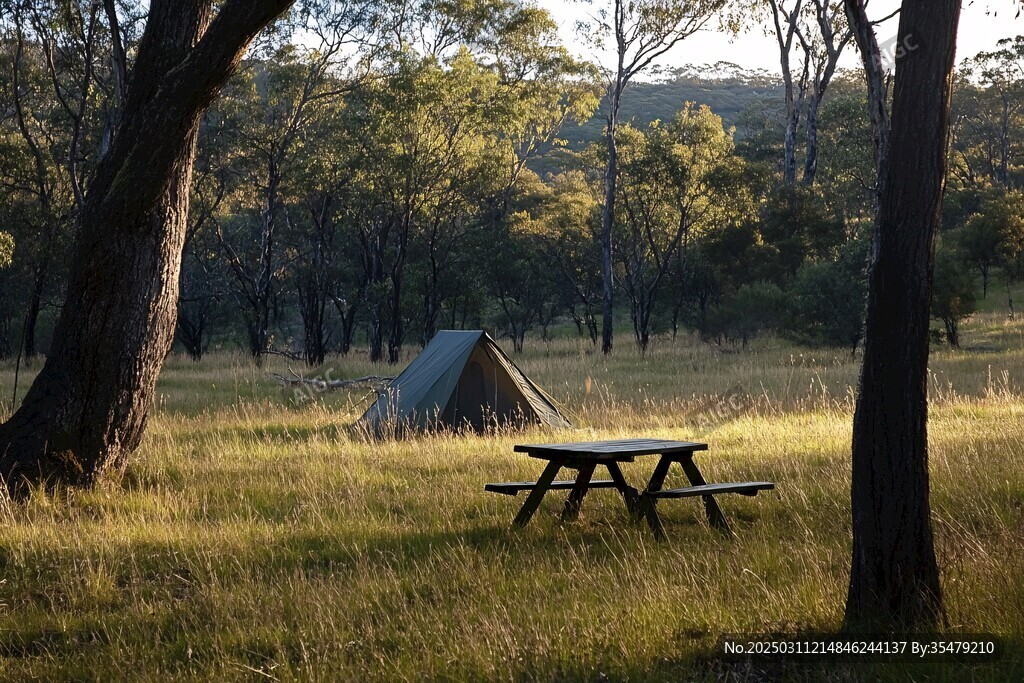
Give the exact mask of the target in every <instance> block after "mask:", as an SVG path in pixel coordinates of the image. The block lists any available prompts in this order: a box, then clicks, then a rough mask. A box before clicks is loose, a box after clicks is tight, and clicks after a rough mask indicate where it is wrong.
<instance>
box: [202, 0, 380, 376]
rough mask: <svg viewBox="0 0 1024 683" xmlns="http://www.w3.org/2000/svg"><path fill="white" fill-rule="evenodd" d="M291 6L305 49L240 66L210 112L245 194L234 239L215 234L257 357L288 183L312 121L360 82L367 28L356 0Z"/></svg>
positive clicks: (275, 52)
mask: <svg viewBox="0 0 1024 683" xmlns="http://www.w3.org/2000/svg"><path fill="white" fill-rule="evenodd" d="M300 9H301V10H302V11H300V12H299V13H298V18H297V19H296V22H295V25H293V26H290V27H289V28H291V29H292V30H293V31H301V32H302V33H303V35H306V36H314V37H315V40H313V41H312V43H313V44H312V46H310V47H300V46H298V45H296V44H295V43H294V42H291V43H285V44H283V45H277V46H274V47H273V48H272V50H271V51H269V53H268V54H267V55H266V57H265V58H263V59H253V60H250V61H249V62H248V63H247V64H246V68H245V69H244V70H243V71H242V72H241V73H239V74H238V75H237V76H236V77H235V78H234V79H233V80H232V82H231V83H230V84H229V85H228V88H227V89H226V93H225V95H226V96H225V98H224V99H223V100H222V103H221V104H220V105H219V108H220V109H221V110H222V112H223V113H224V114H225V118H227V119H229V120H230V122H231V124H230V125H231V126H232V129H233V134H234V136H235V137H236V144H237V146H238V149H239V156H240V161H241V163H239V164H238V167H239V170H240V171H241V172H242V174H243V177H244V184H245V185H247V186H248V189H249V191H247V192H241V193H240V194H239V198H240V199H241V200H242V201H241V203H240V204H239V205H238V206H237V208H238V209H239V210H240V213H241V214H243V215H245V216H246V217H247V220H240V221H236V222H235V225H234V227H235V228H236V230H235V233H236V234H234V235H231V234H227V232H226V231H225V230H219V231H218V233H217V234H218V239H219V241H220V243H221V248H222V249H223V251H224V254H225V257H226V259H227V261H228V263H229V264H230V266H231V270H232V272H233V273H234V275H235V280H236V287H235V292H234V293H235V298H236V300H237V302H238V305H239V309H240V310H241V312H242V314H243V317H244V318H245V321H246V330H247V333H248V342H249V351H250V353H251V354H252V355H253V357H255V358H257V359H260V358H261V356H262V355H263V354H264V353H265V352H266V351H268V350H269V349H268V344H269V341H270V337H269V335H270V323H271V303H272V301H273V299H274V297H275V296H276V294H277V292H278V290H279V288H280V282H279V278H280V274H281V272H282V268H283V265H284V264H282V263H281V262H280V254H279V251H280V244H279V242H280V234H279V233H280V225H281V224H282V222H284V221H286V220H287V219H288V215H287V204H288V199H289V198H293V197H289V192H291V191H292V189H293V188H292V187H291V186H290V180H291V178H290V176H291V174H293V173H294V172H296V169H297V167H299V166H301V164H302V157H303V156H304V155H308V154H311V153H313V152H312V147H311V146H312V145H316V142H315V140H313V139H311V138H310V132H311V131H314V130H316V124H317V122H318V121H319V119H321V118H322V117H324V116H326V115H327V112H328V111H329V110H330V108H331V107H332V105H333V104H335V103H336V102H338V101H340V99H341V98H342V96H343V95H344V94H345V93H347V92H348V91H350V90H351V89H352V88H353V87H354V84H355V82H357V81H358V80H359V78H360V77H361V76H362V73H361V70H362V69H363V68H364V67H363V64H364V63H365V60H363V61H362V62H360V61H358V60H357V57H358V48H360V47H361V46H363V45H364V44H366V43H367V42H368V40H369V39H368V37H367V35H366V32H365V30H364V27H365V26H366V25H367V24H371V23H372V22H373V19H372V14H371V10H370V9H369V6H368V5H366V4H363V3H360V2H358V0H344V1H343V2H330V3H325V2H314V3H307V4H304V5H302V6H301V7H300ZM285 37H288V35H287V34H286V36H285ZM254 197H259V201H258V202H253V201H252V199H253V198H254ZM317 355H319V354H317Z"/></svg>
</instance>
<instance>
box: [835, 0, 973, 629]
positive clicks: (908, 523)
mask: <svg viewBox="0 0 1024 683" xmlns="http://www.w3.org/2000/svg"><path fill="white" fill-rule="evenodd" d="M959 14H960V0H904V2H903V11H902V15H901V17H900V29H899V38H900V40H901V41H902V40H904V39H906V38H907V37H908V36H912V37H913V40H914V41H915V43H917V44H918V45H920V46H921V48H920V49H918V50H914V51H911V52H908V53H907V54H906V55H905V56H904V57H902V59H901V60H900V62H899V64H898V68H897V74H896V85H895V91H894V100H893V113H892V130H891V138H890V144H891V148H890V151H889V157H888V163H887V165H886V168H885V174H886V177H885V184H884V185H883V187H884V188H885V189H884V192H883V194H882V197H881V209H880V212H879V223H880V229H879V231H878V235H879V243H878V244H877V247H876V259H875V262H874V265H873V268H872V272H871V288H870V293H869V297H868V313H867V327H866V331H867V335H866V338H865V344H864V365H863V368H862V371H861V379H860V392H859V395H858V398H857V408H856V414H855V416H854V425H853V485H852V512H853V560H852V566H851V570H850V587H849V594H848V597H847V603H846V625H847V627H848V628H851V629H858V628H863V627H866V626H868V627H870V626H873V627H876V628H878V627H881V628H892V627H895V628H897V629H913V628H922V629H927V628H930V627H933V626H935V625H937V624H938V622H939V620H940V619H941V616H942V597H941V591H940V586H939V572H938V567H937V565H936V560H935V550H934V546H933V541H932V528H931V518H930V508H929V500H928V494H929V486H928V439H927V418H928V405H927V388H928V385H927V371H928V337H929V311H930V300H931V285H932V272H933V260H934V251H935V235H936V231H937V227H938V223H939V209H940V206H941V202H942V193H943V189H944V179H945V171H946V142H947V136H948V132H949V104H950V92H951V89H952V69H953V59H954V54H955V47H956V29H957V23H958V20H959Z"/></svg>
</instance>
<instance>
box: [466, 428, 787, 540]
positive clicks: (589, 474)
mask: <svg viewBox="0 0 1024 683" xmlns="http://www.w3.org/2000/svg"><path fill="white" fill-rule="evenodd" d="M707 449H708V445H707V444H706V443H696V442H691V441H666V440H663V439H623V440H616V441H584V442H578V443H558V444H520V445H517V446H516V447H515V449H514V450H515V452H517V453H526V454H527V455H529V456H530V457H531V458H537V459H539V460H546V461H547V463H548V464H547V466H546V467H545V468H544V471H543V472H542V473H541V475H540V477H539V478H538V479H537V481H535V482H532V481H523V482H504V483H495V484H487V485H486V486H485V487H484V489H485V490H487V491H491V492H493V493H500V494H504V495H509V496H515V495H517V494H519V493H520V492H522V491H529V492H530V494H529V495H528V496H527V498H526V501H525V502H524V503H523V506H522V508H520V510H519V514H517V515H516V518H515V520H514V521H513V522H512V524H513V526H515V527H524V526H526V525H527V524H528V523H529V522H530V519H531V518H532V517H533V513H534V512H536V511H537V508H538V507H539V506H540V502H541V500H543V498H544V495H545V494H547V492H548V491H552V490H569V497H568V499H567V500H566V501H565V507H564V508H563V509H562V514H561V517H562V519H563V520H564V521H571V520H574V519H576V518H577V517H578V516H579V512H580V507H581V506H582V504H583V498H584V497H585V496H586V495H587V492H588V491H589V490H590V489H601V488H614V489H616V490H617V491H618V492H619V494H621V495H622V499H623V501H624V502H625V504H626V509H627V511H628V512H629V514H630V516H631V517H633V518H634V519H637V520H641V519H646V520H647V523H648V526H650V528H651V532H652V533H653V534H654V536H655V537H656V538H658V539H659V540H660V539H664V538H665V529H664V526H663V525H662V522H661V517H660V516H659V515H658V505H657V503H658V501H659V500H661V499H672V498H691V497H700V498H702V499H703V501H704V511H705V514H706V515H707V519H708V523H709V524H710V525H711V526H712V527H714V528H716V529H718V530H720V531H722V532H724V533H726V534H729V533H731V532H730V530H729V524H728V522H726V520H725V515H724V514H722V510H721V508H719V507H718V502H717V501H716V500H715V496H716V495H718V494H722V493H738V494H741V495H745V496H756V495H757V494H758V493H759V492H760V491H767V490H770V489H773V488H775V484H774V483H772V482H767V481H748V482H728V483H720V484H709V483H708V482H707V481H706V480H705V479H704V476H703V475H702V474H701V471H700V469H699V468H698V467H697V463H696V462H695V461H694V457H693V456H694V453H696V452H698V451H706V450H707ZM653 455H657V456H660V458H659V460H658V464H657V465H656V466H655V468H654V472H653V473H652V474H651V478H650V480H648V482H647V486H646V487H645V488H644V489H643V490H642V491H641V490H638V489H636V488H634V487H632V486H630V485H629V483H628V482H627V481H626V478H625V477H624V476H623V474H622V469H621V467H620V466H619V465H620V463H623V462H633V461H634V460H636V458H638V457H644V456H653ZM673 463H678V464H679V466H680V467H681V468H682V470H683V473H684V474H685V475H686V478H687V479H688V480H689V482H690V486H687V487H683V488H674V489H663V488H662V486H663V485H664V483H665V477H666V476H668V472H669V468H670V467H671V466H672V464H673ZM598 466H602V467H604V468H605V469H606V470H607V471H608V475H609V477H610V479H607V480H603V479H602V480H595V479H594V478H593V477H594V471H595V470H596V469H597V467H598ZM562 468H566V469H570V470H576V473H577V474H576V477H575V479H572V480H565V481H558V480H556V479H555V477H557V476H558V473H559V472H560V471H561V470H562Z"/></svg>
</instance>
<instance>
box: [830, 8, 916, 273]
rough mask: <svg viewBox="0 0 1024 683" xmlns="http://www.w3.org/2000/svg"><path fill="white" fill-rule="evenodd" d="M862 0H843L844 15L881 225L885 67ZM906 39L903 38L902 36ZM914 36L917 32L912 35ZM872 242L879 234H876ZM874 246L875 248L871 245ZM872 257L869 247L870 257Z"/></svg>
mask: <svg viewBox="0 0 1024 683" xmlns="http://www.w3.org/2000/svg"><path fill="white" fill-rule="evenodd" d="M864 1H865V0H845V2H846V18H847V19H848V20H849V22H850V26H851V27H852V28H853V37H854V40H856V41H857V49H858V50H859V51H860V56H861V61H862V62H863V65H864V80H865V83H866V84H867V88H868V114H869V117H870V119H871V135H872V138H873V142H874V147H875V169H876V171H877V175H876V178H875V214H876V216H875V226H876V231H877V227H878V226H879V225H881V222H880V220H879V217H878V215H877V214H878V212H879V210H880V208H881V196H882V193H883V191H884V190H885V181H886V172H885V169H886V166H887V156H888V154H889V128H890V125H891V124H890V121H889V105H888V102H887V94H888V93H887V90H886V87H885V69H884V66H883V64H882V51H881V49H880V48H879V47H878V38H877V37H876V36H875V29H874V26H873V25H872V24H871V21H870V20H869V19H868V15H867V10H866V9H865V7H864ZM902 39H904V40H905V38H902ZM915 39H916V36H915ZM874 242H875V244H876V245H877V243H878V235H877V232H876V235H875V240H874ZM873 249H874V248H873ZM874 258H875V256H874V251H872V260H873V259H874Z"/></svg>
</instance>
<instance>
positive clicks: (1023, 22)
mask: <svg viewBox="0 0 1024 683" xmlns="http://www.w3.org/2000/svg"><path fill="white" fill-rule="evenodd" d="M536 2H537V4H538V5H539V6H540V7H543V8H545V9H547V10H548V11H549V12H551V14H552V15H553V16H554V17H555V19H556V20H557V21H558V22H559V24H560V25H561V30H562V38H563V40H565V42H566V44H567V45H570V46H576V47H577V52H578V53H579V54H581V55H585V56H587V57H590V58H592V59H593V58H600V56H599V55H593V54H588V53H587V52H586V51H585V48H584V47H583V46H582V44H581V40H580V38H579V36H578V35H577V33H576V28H575V25H576V22H577V21H578V20H579V19H583V18H586V17H587V16H588V13H592V12H593V11H594V9H595V8H596V7H600V6H601V5H602V4H603V3H607V2H608V0H592V2H593V4H589V5H588V4H587V3H586V2H585V1H583V2H580V1H578V0H536ZM1018 2H1019V0H964V6H963V11H962V14H961V18H960V32H959V36H958V41H957V62H960V61H961V60H962V59H964V58H965V57H971V56H974V55H975V54H977V53H978V52H982V51H985V50H991V49H993V48H994V47H995V44H996V41H997V40H999V39H1000V38H1009V37H1013V36H1016V35H1018V34H1024V13H1022V15H1021V17H1020V18H1019V19H1018V18H1015V16H1016V13H1017V7H1018ZM899 4H900V3H899V0H874V1H873V2H870V3H869V4H868V15H869V16H870V17H871V18H872V19H876V18H881V17H884V16H887V15H888V14H890V13H891V12H892V11H893V10H894V9H896V8H897V7H898V6H899ZM897 21H898V19H893V20H891V21H889V22H887V23H885V24H882V25H880V26H879V27H878V28H877V29H876V31H877V33H878V40H879V42H880V43H884V42H885V41H886V40H887V39H889V38H893V37H895V35H896V30H897V26H898V24H897ZM713 22H714V20H712V23H713ZM777 49H778V48H777V47H776V43H775V38H774V37H773V36H765V35H764V32H763V31H762V30H759V29H754V30H752V31H751V32H749V33H747V34H745V35H741V36H739V37H735V38H734V37H732V36H730V35H728V34H724V33H718V32H716V31H715V27H711V28H710V29H707V30H704V31H702V32H700V33H698V34H696V35H694V36H691V37H690V38H688V39H686V40H685V41H683V43H681V44H680V45H678V46H677V47H676V48H675V49H674V50H673V51H672V52H670V53H669V54H668V55H666V58H665V59H663V60H662V62H661V65H662V66H665V67H676V66H684V65H701V64H714V63H715V62H719V61H725V62H733V63H736V64H738V65H740V66H742V67H744V68H746V69H766V70H770V71H772V72H775V73H780V68H779V58H778V53H777ZM859 59H860V58H859V56H858V54H857V49H856V45H854V44H852V43H851V44H850V47H848V48H847V50H846V51H845V52H844V53H843V61H842V63H841V66H842V67H844V68H857V67H859V65H860V61H859ZM601 61H604V60H603V59H602V60H601Z"/></svg>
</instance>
